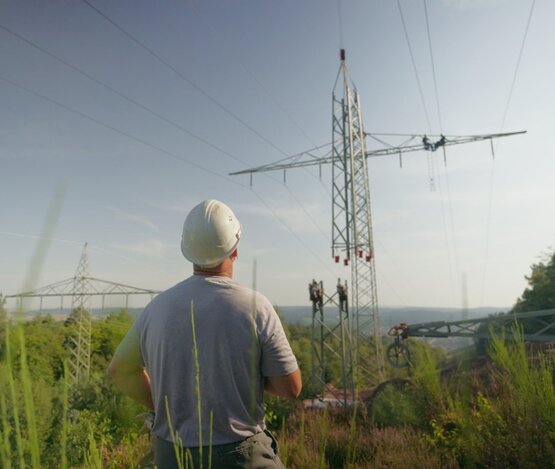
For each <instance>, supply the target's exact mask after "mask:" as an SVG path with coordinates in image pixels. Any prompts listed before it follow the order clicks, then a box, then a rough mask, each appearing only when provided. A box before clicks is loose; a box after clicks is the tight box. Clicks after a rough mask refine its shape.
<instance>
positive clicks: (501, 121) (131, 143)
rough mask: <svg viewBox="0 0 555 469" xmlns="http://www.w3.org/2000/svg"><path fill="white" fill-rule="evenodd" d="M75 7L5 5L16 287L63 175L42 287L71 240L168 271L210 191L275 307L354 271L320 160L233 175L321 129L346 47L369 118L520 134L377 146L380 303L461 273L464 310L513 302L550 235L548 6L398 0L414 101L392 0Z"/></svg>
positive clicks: (388, 128) (242, 276)
mask: <svg viewBox="0 0 555 469" xmlns="http://www.w3.org/2000/svg"><path fill="white" fill-rule="evenodd" d="M88 2H90V4H87V2H84V1H77V0H73V1H69V0H67V1H57V0H50V1H48V2H44V1H38V0H37V1H30V0H12V1H10V0H1V1H0V64H1V66H0V141H1V146H0V148H1V150H0V162H1V166H0V291H1V292H2V293H4V294H13V293H16V292H18V291H20V289H21V288H23V286H24V282H25V278H26V277H27V276H28V275H29V273H30V269H32V267H30V265H31V261H32V256H33V253H34V251H35V248H36V246H37V242H38V239H37V237H38V236H40V234H41V233H42V232H44V230H45V226H46V224H47V220H46V216H47V213H48V210H49V206H50V204H51V203H52V200H53V197H54V194H55V192H56V190H57V188H58V187H62V186H64V184H67V189H66V191H65V196H64V197H63V200H62V206H61V212H60V217H59V219H58V221H57V223H56V225H55V226H54V232H53V235H52V236H53V238H54V240H53V241H52V242H51V244H50V247H49V250H48V251H47V254H46V257H45V259H44V264H43V268H42V270H41V271H40V275H39V277H38V280H37V281H36V282H35V285H34V286H41V285H46V284H48V283H52V282H55V281H58V280H63V279H66V278H70V277H72V276H73V273H74V271H75V268H76V265H77V261H78V259H79V256H80V253H81V248H82V245H83V243H84V242H85V241H88V243H89V246H90V248H89V255H90V267H91V274H92V275H93V276H95V277H99V278H102V279H106V280H113V281H116V282H121V283H125V284H130V285H135V286H139V287H145V288H152V289H164V288H167V287H169V286H171V285H173V284H175V283H177V282H178V281H180V280H181V279H182V278H184V277H186V276H188V275H189V274H190V273H191V270H192V269H191V266H190V265H189V264H188V263H187V262H186V261H185V260H184V259H183V258H182V257H181V254H180V251H179V239H180V235H181V227H182V223H183V220H184V218H185V216H186V214H187V212H188V211H189V209H190V208H191V207H192V206H193V205H195V204H196V203H198V202H199V201H201V200H203V199H206V198H216V199H220V200H222V201H225V202H226V203H228V204H229V205H230V206H231V207H232V208H233V209H234V211H235V213H236V215H237V217H238V218H239V219H240V221H241V223H242V224H243V226H244V238H243V240H242V242H241V245H240V250H239V253H240V255H239V261H238V262H237V264H236V278H237V280H238V281H240V282H242V283H245V284H248V285H250V284H252V282H253V263H254V260H255V259H256V261H257V269H256V285H257V288H258V289H259V290H260V291H262V292H263V293H265V294H266V295H267V296H268V297H269V298H270V300H271V301H272V302H273V303H274V304H277V305H300V304H307V303H308V299H307V284H308V282H309V281H310V280H311V279H312V278H316V279H321V280H323V281H324V284H325V285H326V286H327V287H328V288H330V289H332V288H333V287H334V285H335V283H336V281H337V278H338V277H341V278H346V279H349V275H350V270H349V269H348V268H345V267H342V266H337V265H335V264H334V263H333V261H332V259H331V251H330V238H331V228H330V223H331V222H330V217H331V184H330V172H329V169H328V168H326V169H324V171H323V174H322V179H321V180H320V179H319V175H318V170H317V169H311V170H308V171H307V170H295V171H290V172H288V173H287V185H284V184H283V182H282V174H269V175H263V174H259V175H256V176H255V177H254V181H253V188H252V189H251V188H250V187H249V178H248V176H238V177H230V176H228V175H227V174H228V173H229V172H232V171H237V170H240V169H244V168H247V167H249V166H257V165H260V164H264V163H270V162H273V161H276V160H279V159H282V158H284V156H285V155H291V154H294V153H297V152H300V151H303V150H306V149H308V148H311V147H313V146H315V145H320V144H324V143H328V142H330V141H331V91H332V87H333V83H334V80H335V77H336V74H337V70H338V67H339V56H338V50H339V48H340V47H341V46H343V47H345V48H346V50H347V63H348V67H349V70H350V75H351V77H352V79H353V81H354V82H355V84H356V85H357V87H358V90H359V92H360V94H361V99H362V105H363V113H364V117H365V127H366V130H367V131H368V132H376V133H378V132H392V133H414V134H424V133H435V134H438V133H440V131H443V133H444V134H447V135H466V134H483V133H490V132H492V133H494V132H499V131H501V130H502V131H512V130H524V129H525V130H527V131H528V133H527V134H526V135H523V136H517V137H512V138H507V139H503V140H500V141H499V143H498V145H497V146H496V155H495V160H494V159H493V158H492V156H491V150H490V146H489V144H488V143H487V142H484V143H474V144H468V145H461V146H458V147H450V148H449V149H448V151H447V157H448V163H447V166H446V167H445V166H444V164H443V155H442V154H441V153H440V152H438V153H437V154H434V155H433V157H432V158H430V157H429V154H427V153H424V152H418V153H413V154H410V155H406V156H405V157H404V159H403V168H402V169H401V168H400V167H399V161H398V159H397V157H383V158H374V159H371V160H370V161H369V175H370V185H371V197H372V213H373V221H374V237H375V245H376V268H377V281H378V292H379V302H380V304H382V305H413V306H449V307H460V306H461V305H462V302H463V300H462V295H461V284H462V280H461V279H462V277H463V274H466V277H467V284H468V288H467V292H468V304H469V306H470V307H478V306H500V307H502V306H510V305H512V304H513V303H514V301H515V299H516V298H517V297H518V296H519V295H520V294H521V293H522V291H523V289H524V287H525V285H526V282H525V278H524V276H525V275H526V274H528V273H529V267H530V265H531V264H532V263H534V262H537V261H538V260H539V256H541V255H542V253H544V252H546V250H548V248H549V247H550V246H553V245H554V244H555V243H553V239H554V233H555V217H553V216H552V214H553V208H552V207H551V206H552V204H553V200H554V195H555V187H554V184H553V181H554V178H553V176H554V173H555V159H554V156H555V155H554V153H555V152H554V148H555V141H554V139H553V138H552V135H553V128H554V113H555V88H554V87H553V83H555V61H554V60H553V56H554V53H555V28H553V24H554V21H555V2H552V1H550V0H537V1H536V2H532V1H528V0H526V1H525V0H450V1H448V0H428V1H427V2H426V3H425V4H424V2H423V1H420V0H401V1H400V2H399V4H400V6H401V8H402V13H403V18H404V21H405V26H406V32H407V35H408V38H409V41H410V47H411V50H412V53H413V57H414V63H415V65H416V69H417V72H418V77H419V80H420V84H421V89H422V94H423V96H424V104H423V102H422V99H421V95H420V92H419V87H418V82H417V79H416V77H415V72H414V68H413V65H412V62H411V55H410V53H409V47H408V45H407V39H406V37H405V32H404V29H403V23H402V20H401V15H400V12H399V8H398V3H397V1H394V0H390V1H383V0H373V1H368V0H364V1H363V0H359V1H354V0H353V1H348V0H345V1H342V2H340V3H338V2H337V1H336V0H334V1H332V0H306V1H279V2H276V1H268V0H266V1H260V0H258V1H254V0H242V1H233V2H232V1H221V0H220V1H213V0H205V1H195V0H182V1H177V0H175V1H156V2H154V1H151V0H150V1H146V0H134V1H127V0H125V1H124V0H121V1H108V0H88ZM533 4H534V8H533V10H532V16H531V20H530V23H529V29H528V34H527V36H526V41H525V42H524V37H525V32H526V30H527V24H528V19H529V15H530V12H531V7H532V5H533ZM425 6H426V7H427V14H428V25H429V31H430V38H431V41H430V42H429V41H428V33H427V27H426V25H427V23H426V15H425ZM95 9H97V10H99V11H100V13H99V11H96V10H95ZM102 15H104V16H102ZM118 28H120V29H118ZM122 30H123V31H122ZM137 41H138V42H139V43H137ZM430 44H431V48H432V51H433V62H432V59H431V55H430ZM523 44H524V47H523V48H522V46H523ZM148 50H150V51H151V52H152V53H154V54H156V55H157V56H158V57H159V58H160V59H161V60H160V59H157V58H156V57H155V56H154V55H153V54H152V53H149V52H148ZM519 57H520V62H519ZM164 62H165V63H164ZM432 64H433V66H432ZM517 64H519V67H518V69H517ZM433 69H435V78H436V88H437V96H438V98H439V99H438V101H437V102H436V95H435V92H434V75H433ZM511 90H512V92H511ZM438 111H439V112H438ZM427 116H428V117H427ZM388 141H389V142H390V143H392V144H396V143H398V141H396V140H395V139H393V138H390V139H389V140H388ZM368 146H369V148H370V149H373V148H379V147H380V145H379V144H377V143H375V142H373V141H371V140H369V141H368ZM430 168H431V169H430ZM429 171H432V172H433V174H434V175H435V180H436V191H431V190H430V185H429V182H428V174H429ZM349 281H350V279H349ZM141 302H142V300H133V301H132V302H131V305H133V306H138V305H140V304H141Z"/></svg>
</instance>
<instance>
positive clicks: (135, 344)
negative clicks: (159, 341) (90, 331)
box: [114, 321, 144, 366]
mask: <svg viewBox="0 0 555 469" xmlns="http://www.w3.org/2000/svg"><path fill="white" fill-rule="evenodd" d="M114 355H115V356H116V357H117V358H118V359H120V360H123V361H125V362H126V363H129V364H132V365H137V366H144V361H143V356H142V354H141V336H140V333H139V321H135V322H134V323H133V325H132V326H131V328H130V329H129V331H128V332H127V334H126V335H125V337H124V338H123V340H122V341H121V343H120V344H119V345H118V348H117V349H116V352H115V354H114Z"/></svg>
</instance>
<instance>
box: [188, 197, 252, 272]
mask: <svg viewBox="0 0 555 469" xmlns="http://www.w3.org/2000/svg"><path fill="white" fill-rule="evenodd" d="M241 233H242V227H241V224H240V223H239V220H237V218H236V217H235V215H234V213H233V212H232V211H231V209H230V208H229V207H228V206H227V205H226V204H224V203H223V202H220V201H218V200H205V201H204V202H201V203H200V204H198V205H197V206H196V207H194V208H193V209H192V210H191V211H190V212H189V215H187V218H186V219H185V223H184V224H183V235H182V237H181V252H182V253H183V255H184V256H185V259H187V260H189V261H191V262H192V263H193V264H196V265H198V266H201V267H215V266H217V265H218V264H220V263H221V262H223V261H224V260H225V259H226V258H227V257H229V256H230V255H231V253H232V252H233V251H234V250H235V248H236V247H237V245H238V244H239V240H240V239H241Z"/></svg>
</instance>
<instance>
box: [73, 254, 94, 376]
mask: <svg viewBox="0 0 555 469" xmlns="http://www.w3.org/2000/svg"><path fill="white" fill-rule="evenodd" d="M89 278H90V277H89V258H88V255H87V243H85V245H84V246H83V252H82V253H81V258H80V259H79V264H78V265H77V271H76V272H75V277H73V299H72V302H71V310H72V314H73V317H75V319H76V321H75V326H76V331H75V334H74V335H72V336H71V338H70V339H71V349H70V350H71V356H70V362H69V373H70V376H71V379H72V381H73V382H74V383H76V382H78V381H79V380H81V379H83V378H88V376H89V373H90V368H91V330H92V320H91V314H90V311H89V310H88V300H89V294H88V293H89V289H88V282H89Z"/></svg>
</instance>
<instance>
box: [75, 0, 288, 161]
mask: <svg viewBox="0 0 555 469" xmlns="http://www.w3.org/2000/svg"><path fill="white" fill-rule="evenodd" d="M81 1H82V2H83V3H85V4H86V5H88V6H89V7H90V8H91V9H92V10H94V11H95V12H96V13H98V14H99V15H100V16H102V18H104V19H105V20H106V21H108V22H109V23H110V24H111V25H112V26H114V27H115V28H116V29H117V30H118V31H120V32H121V33H122V34H124V35H125V36H126V37H127V38H128V39H130V40H131V41H133V42H134V43H135V44H137V45H138V46H139V47H140V48H141V49H143V50H144V51H145V52H147V53H148V54H149V55H150V56H151V57H154V58H155V59H156V60H157V61H158V62H160V63H162V64H163V65H165V66H166V67H168V68H169V69H170V70H171V71H172V72H174V73H175V74H176V75H177V76H178V77H179V78H181V79H182V80H184V81H185V82H187V83H188V84H189V85H190V86H192V87H193V88H194V89H195V90H196V91H198V92H199V93H200V94H202V95H203V96H204V97H205V98H207V99H209V100H210V101H211V102H212V103H214V104H215V105H216V106H217V107H219V108H220V109H221V110H222V111H224V112H225V113H226V114H228V115H229V116H231V117H232V118H233V119H235V120H236V121H237V122H239V123H240V124H241V125H242V126H243V127H245V128H247V129H248V130H250V131H251V132H252V133H253V134H255V135H256V136H257V137H258V138H260V139H261V140H263V141H264V142H266V143H267V144H268V145H270V146H271V147H272V148H273V149H275V150H276V151H278V152H279V153H281V154H282V155H285V156H286V155H287V153H285V152H284V151H283V150H282V149H281V148H279V147H278V146H277V145H275V144H274V143H273V142H272V141H271V140H270V139H268V138H267V137H265V136H264V135H262V134H261V133H260V132H258V130H256V129H255V128H253V127H252V126H251V125H249V124H248V123H247V122H245V121H244V120H243V119H241V117H239V116H238V115H237V114H236V113H235V112H233V111H232V110H231V109H229V108H228V107H226V106H224V105H223V104H222V103H220V102H219V101H218V100H217V99H216V98H214V97H213V96H211V95H210V94H209V93H208V92H207V91H205V90H204V89H203V88H201V87H200V86H199V85H197V84H196V83H195V82H194V81H192V80H191V79H190V78H188V77H187V76H185V75H184V74H183V73H182V72H180V71H179V70H178V69H177V68H175V67H174V66H173V65H171V64H170V63H169V62H168V61H166V60H164V59H163V58H162V57H161V56H160V55H158V54H157V53H156V52H154V51H153V50H152V49H150V48H149V47H147V46H146V45H145V44H144V43H143V42H141V41H139V40H138V39H137V38H136V37H135V36H133V35H132V34H131V33H129V32H128V31H126V30H125V29H123V28H122V27H121V26H120V25H119V24H117V23H116V22H115V21H114V20H112V19H111V18H110V17H109V16H107V15H106V14H105V13H103V12H102V11H100V10H99V9H98V8H97V7H95V6H94V5H93V4H92V3H91V2H89V1H88V0H81Z"/></svg>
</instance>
